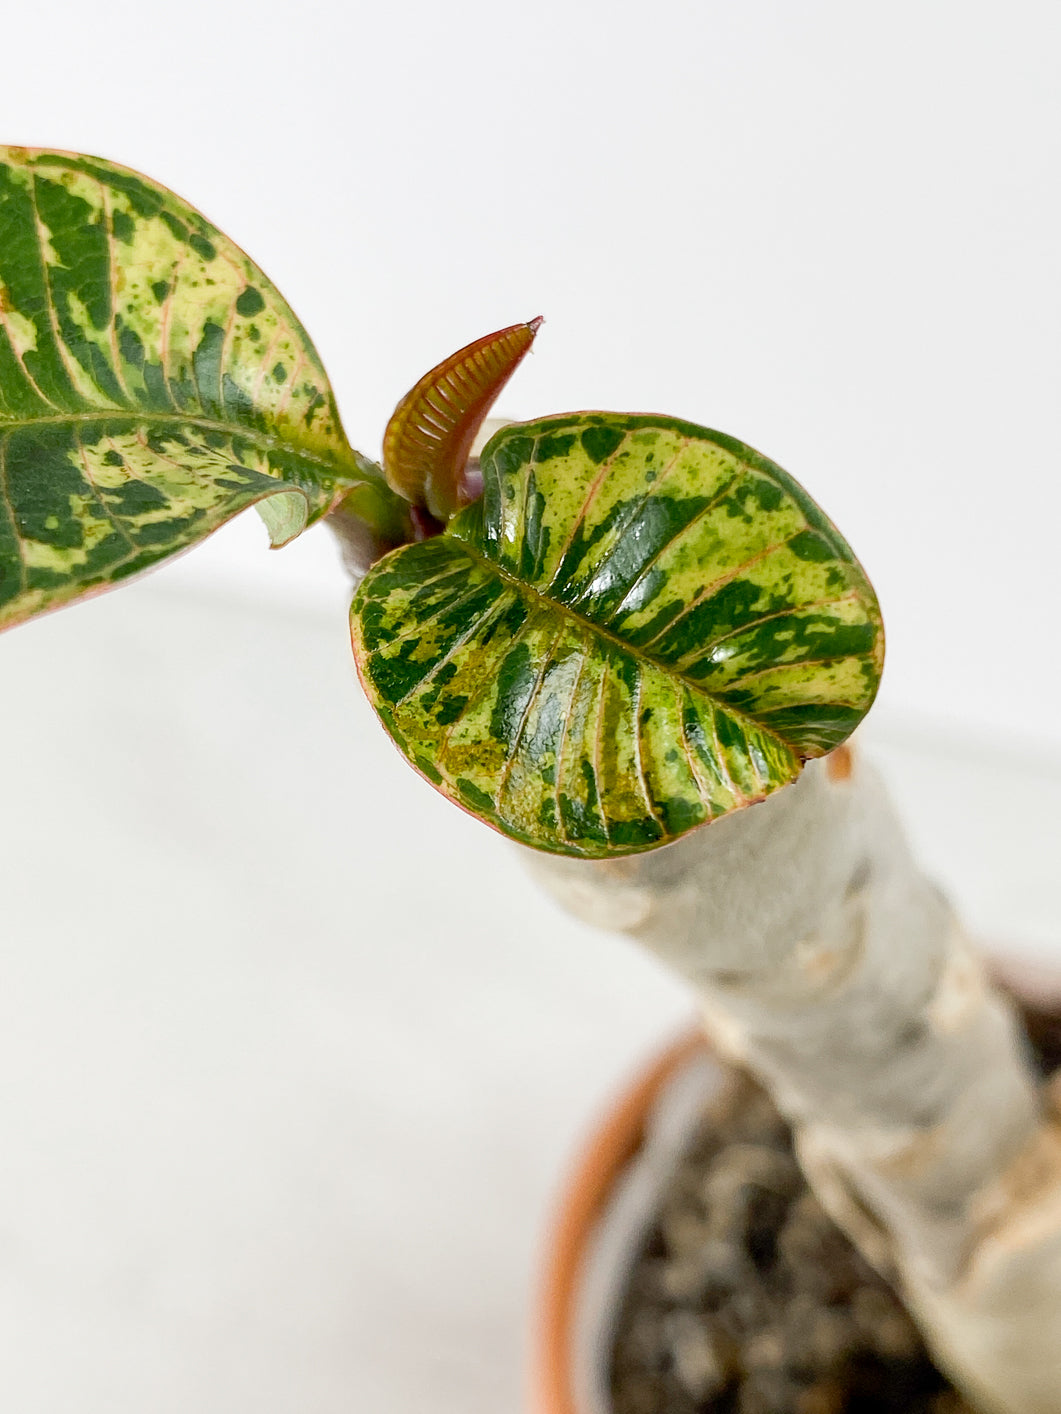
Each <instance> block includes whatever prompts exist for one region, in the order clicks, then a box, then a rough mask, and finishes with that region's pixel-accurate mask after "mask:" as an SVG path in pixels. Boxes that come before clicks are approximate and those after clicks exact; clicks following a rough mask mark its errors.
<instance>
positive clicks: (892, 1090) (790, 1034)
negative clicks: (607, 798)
mask: <svg viewBox="0 0 1061 1414" xmlns="http://www.w3.org/2000/svg"><path fill="white" fill-rule="evenodd" d="M529 862H530V867H531V869H532V872H533V873H534V874H535V875H536V876H537V877H538V878H539V879H540V880H541V881H542V882H543V883H544V884H545V885H546V887H547V888H548V889H549V890H550V891H551V892H552V893H553V894H554V895H555V896H556V897H557V898H558V899H559V900H560V902H562V903H563V904H564V905H565V906H566V907H567V908H569V909H570V910H571V911H572V912H574V913H576V914H578V915H579V916H580V917H582V918H584V919H586V920H587V921H588V922H590V923H593V924H596V925H597V926H599V927H605V928H612V929H619V930H621V931H624V932H627V933H630V934H632V935H633V936H634V937H637V938H640V939H641V940H642V941H643V942H645V943H646V944H647V945H648V946H649V947H651V948H652V950H653V951H654V952H656V953H657V954H658V955H659V956H660V957H662V958H663V959H665V960H666V961H667V962H669V963H670V964H671V965H672V966H674V967H675V968H677V970H678V971H679V972H681V973H682V974H684V975H685V976H686V977H687V978H688V979H689V980H690V981H691V982H692V983H693V984H694V986H695V987H696V989H697V992H698V994H699V996H700V998H701V1000H702V1003H703V1008H704V1014H705V1018H706V1022H707V1026H708V1029H709V1031H710V1033H711V1035H712V1036H713V1037H714V1038H715V1040H716V1042H717V1043H718V1045H719V1046H720V1047H721V1048H722V1049H723V1050H724V1051H726V1052H728V1053H729V1054H730V1055H732V1056H733V1057H734V1058H737V1059H739V1060H740V1061H741V1062H742V1063H743V1064H745V1065H747V1066H748V1067H749V1068H750V1069H751V1070H753V1071H754V1072H755V1073H756V1074H757V1075H758V1076H759V1077H760V1078H761V1079H762V1080H763V1081H764V1082H765V1083H766V1085H767V1086H768V1087H769V1089H770V1090H771V1092H772V1094H773V1095H774V1098H775V1099H776V1101H777V1103H778V1104H779V1106H780V1107H781V1109H782V1110H783V1111H784V1113H785V1114H786V1115H787V1117H788V1118H789V1119H790V1121H791V1122H792V1124H793V1127H794V1130H795V1133H796V1138H797V1144H798V1146H799V1150H800V1155H801V1158H802V1160H803V1164H804V1167H805V1169H806V1171H807V1174H808V1177H809V1179H810V1181H811V1182H812V1184H813V1185H814V1186H815V1188H816V1190H817V1191H818V1193H819V1196H820V1197H821V1198H822V1199H823V1201H824V1202H825V1203H826V1204H827V1206H828V1207H829V1209H830V1211H831V1212H832V1213H833V1215H834V1217H836V1218H837V1220H838V1221H839V1222H840V1223H841V1225H842V1226H844V1227H845V1229H846V1230H847V1231H848V1232H849V1233H850V1235H851V1236H852V1238H853V1239H854V1240H855V1241H856V1242H857V1243H858V1244H859V1246H860V1247H861V1248H862V1250H863V1251H864V1252H865V1253H866V1255H867V1256H868V1257H869V1258H870V1260H871V1261H873V1262H874V1263H875V1264H876V1265H878V1266H879V1267H881V1268H882V1269H884V1270H886V1271H888V1272H890V1273H891V1274H892V1275H893V1276H894V1277H895V1279H896V1281H897V1282H898V1284H899V1285H900V1286H901V1287H902V1288H903V1289H904V1290H905V1292H906V1294H907V1298H908V1300H909V1301H910V1303H911V1306H912V1307H913V1308H914V1311H915V1314H917V1315H918V1317H919V1319H920V1320H921V1323H922V1325H923V1327H924V1329H925V1331H926V1334H927V1336H928V1338H929V1340H930V1342H931V1343H932V1344H933V1345H934V1347H935V1348H936V1351H937V1353H938V1354H939V1355H940V1357H941V1359H942V1360H943V1361H944V1363H945V1364H946V1365H947V1367H948V1368H949V1370H950V1371H951V1373H952V1374H953V1375H954V1377H955V1378H956V1380H957V1382H958V1383H959V1384H962V1385H963V1386H964V1387H965V1388H966V1389H967V1390H969V1391H970V1392H971V1393H972V1394H973V1395H974V1396H975V1397H976V1398H977V1399H978V1401H979V1402H980V1403H981V1404H982V1406H983V1408H985V1409H987V1410H993V1411H995V1410H997V1411H1007V1414H1017V1411H1018V1410H1019V1411H1020V1414H1058V1411H1061V1368H1059V1365H1058V1363H1057V1362H1058V1361H1059V1359H1061V1353H1059V1352H1061V1239H1059V1236H1058V1234H1059V1233H1061V1163H1058V1162H1057V1161H1056V1160H1057V1159H1058V1157H1059V1156H1061V1148H1059V1147H1058V1141H1057V1140H1056V1137H1055V1136H1054V1132H1053V1129H1052V1120H1050V1119H1049V1118H1045V1119H1044V1117H1043V1114H1042V1104H1041V1097H1040V1093H1039V1088H1038V1086H1037V1084H1036V1082H1035V1080H1034V1078H1033V1075H1032V1072H1031V1068H1030V1064H1029V1060H1028V1057H1027V1055H1026V1053H1025V1048H1024V1045H1023V1042H1022V1040H1021V1036H1020V1032H1019V1028H1018V1027H1017V1025H1016V1023H1015V1020H1014V1017H1013V1015H1012V1011H1011V1008H1010V1005H1009V1003H1008V1002H1007V1001H1006V999H1004V998H1003V997H1002V996H1000V995H999V994H997V993H996V992H995V991H994V990H993V989H992V987H991V986H990V985H989V983H988V981H987V979H986V977H985V974H984V969H983V967H982V965H981V963H980V960H979V959H978V957H977V956H976V954H975V953H974V952H973V951H972V949H971V948H970V947H969V945H968V943H967V941H966V939H965V937H964V935H963V933H962V932H961V929H960V928H959V926H958V925H957V923H956V921H955V919H954V916H953V914H952V913H951V911H950V909H949V908H948V906H947V904H946V902H945V900H944V899H943V898H942V897H941V896H940V894H939V893H938V891H937V890H936V889H935V887H934V886H933V885H932V884H930V883H929V882H928V881H927V880H926V879H925V878H924V877H923V876H922V875H921V874H920V873H919V871H918V870H917V868H916V867H915V865H914V863H913V861H912V859H911V857H910V853H909V851H908V849H907V846H906V843H905V840H904V839H903V836H902V832H901V830H900V828H899V826H898V824H897V821H896V819H895V816H894V813H893V811H892V809H891V806H890V803H889V802H888V799H887V797H886V794H885V792H884V790H883V789H882V787H881V785H880V783H879V781H878V780H877V778H876V777H875V775H874V774H873V772H872V771H870V770H869V769H868V768H867V767H866V766H865V764H864V763H862V762H861V761H856V762H852V759H851V757H850V754H849V753H847V752H846V751H843V750H842V751H841V752H839V753H834V756H833V757H832V758H830V759H829V760H828V761H827V762H819V763H814V764H812V765H810V766H808V767H807V768H806V770H805V771H804V773H803V776H802V777H801V778H800V780H799V781H798V782H797V783H796V785H794V786H791V787H789V788H787V789H785V790H783V791H781V792H779V793H778V794H777V795H775V796H772V797H770V798H769V799H768V800H766V801H764V802H763V803H762V804H761V805H756V806H753V807H751V808H749V809H747V810H744V811H741V812H740V813H739V814H737V815H734V816H731V817H728V818H726V819H724V820H720V821H718V822H716V823H715V824H713V825H711V826H709V827H708V828H706V829H704V830H700V831H698V832H696V833H694V834H693V835H691V836H688V837H686V838H685V839H684V840H681V841H679V842H678V843H676V844H674V845H671V846H668V847H667V848H665V849H661V850H657V851H653V852H650V853H648V854H644V855H639V856H636V857H634V858H630V859H624V860H620V861H616V862H599V861H580V860H571V859H561V858H555V857H553V856H546V855H534V856H533V857H532V858H531V859H530V861H529ZM1028 1204H1031V1205H1032V1208H1033V1209H1034V1212H1035V1213H1036V1214H1037V1215H1038V1227H1037V1230H1036V1236H1035V1239H1034V1241H1032V1242H1029V1240H1028V1239H1027V1236H1026V1234H1023V1229H1022V1228H1021V1227H1020V1221H1019V1220H1018V1210H1019V1212H1020V1213H1026V1212H1027V1211H1029V1210H1028ZM1014 1224H1016V1226H1014ZM1051 1224H1052V1225H1051ZM1025 1225H1026V1224H1025ZM1022 1234H1023V1236H1022ZM1036 1243H1038V1244H1039V1245H1038V1246H1036ZM985 1244H987V1246H986V1247H985ZM1015 1244H1017V1246H1019V1251H1018V1250H1017V1248H1016V1247H1015ZM985 1252H986V1253H987V1254H988V1255H987V1256H986V1257H985ZM1040 1258H1041V1260H1040ZM985 1261H986V1264H987V1265H986V1266H985ZM1028 1303H1031V1305H1032V1306H1033V1307H1034V1308H1035V1309H1036V1311H1037V1312H1038V1313H1039V1314H1038V1316H1037V1320H1039V1321H1041V1322H1043V1321H1044V1322H1045V1323H1046V1325H1047V1326H1048V1327H1049V1331H1048V1332H1047V1333H1046V1334H1045V1339H1044V1333H1043V1330H1042V1327H1040V1330H1037V1331H1035V1332H1034V1333H1032V1332H1031V1331H1030V1330H1029V1328H1028V1326H1027V1320H1026V1313H1027V1310H1028ZM1044 1313H1045V1314H1044Z"/></svg>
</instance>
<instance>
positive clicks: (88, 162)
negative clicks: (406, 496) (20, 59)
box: [0, 148, 397, 627]
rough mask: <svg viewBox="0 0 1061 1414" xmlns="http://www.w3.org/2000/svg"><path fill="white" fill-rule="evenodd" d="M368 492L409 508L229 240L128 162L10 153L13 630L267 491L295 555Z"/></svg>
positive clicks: (295, 331)
mask: <svg viewBox="0 0 1061 1414" xmlns="http://www.w3.org/2000/svg"><path fill="white" fill-rule="evenodd" d="M373 480H374V481H375V482H376V483H378V487H380V488H382V494H383V495H385V496H386V497H389V498H391V499H393V500H395V501H396V500H397V498H396V497H394V495H393V493H392V492H390V491H389V489H388V488H387V487H386V486H385V485H384V484H383V482H382V480H381V479H380V476H379V473H378V468H377V469H375V470H373V468H372V467H371V466H370V464H369V463H367V462H364V461H363V460H362V459H361V458H359V457H358V456H357V454H356V453H354V452H353V451H352V450H351V449H350V448H349V446H348V445H347V442H346V439H345V437H344V436H343V432H342V428H341V427H340V424H339V418H338V414H337V412H336V407H335V400H334V398H333V396H332V392H331V389H330V387H329V385H328V381H327V378H326V377H325V374H324V370H323V368H322V367H321V364H320V360H319V358H318V357H317V354H316V352H315V350H314V349H313V346H312V344H311V343H310V342H309V339H308V338H307V336H306V334H305V332H304V330H303V329H302V327H301V325H300V324H299V323H298V321H297V320H296V318H295V317H294V315H293V314H292V312H291V310H290V309H289V308H288V306H287V305H286V304H285V302H284V301H283V299H281V297H280V296H279V294H278V293H277V291H276V290H275V289H274V287H273V286H272V285H271V284H270V283H269V281H268V280H266V279H265V277H264V276H263V275H262V273H261V272H260V271H259V270H258V269H257V267H256V266H254V265H253V264H252V263H251V261H250V260H248V259H247V257H246V256H245V255H244V254H243V253H242V251H240V250H239V249H237V247H236V246H234V245H233V244H232V242H231V241H229V240H228V239H227V238H226V237H225V236H223V235H222V234H221V233H220V232H218V231H217V230H215V229H214V227H213V226H211V225H210V224H209V223H208V222H207V221H205V220H204V219H203V217H202V216H200V215H199V214H198V212H196V211H194V210H193V209H192V208H191V207H190V206H188V205H187V204H186V203H185V202H183V201H181V200H180V199H179V198H177V197H175V196H174V195H172V193H170V192H168V191H166V190H165V189H164V188H162V187H160V186H158V185H156V184H155V183H153V182H151V181H148V180H147V179H146V178H144V177H141V176H138V175H137V174H136V173H134V172H130V171H128V170H127V169H125V168H122V167H115V166H113V165H111V164H109V163H106V162H103V161H100V160H97V159H93V158H87V157H79V156H75V155H73V154H69V153H56V152H44V151H36V150H26V149H22V148H0V627H6V626H8V625H10V624H12V623H17V622H19V621H21V620H23V619H25V618H28V617H30V616H31V615H33V614H36V613H40V612H42V611H44V610H46V609H50V608H53V607H55V606H57V605H59V604H62V603H65V602H68V601H69V600H71V599H74V598H78V597H80V596H82V595H84V594H87V593H92V592H98V591H99V590H100V589H103V588H106V587H108V586H109V585H110V584H112V583H115V582H116V581H118V580H121V579H124V578H126V577H127V576H129V575H131V574H134V573H135V572H136V571H138V570H142V569H145V568H147V567H148V566H150V565H153V564H155V563H157V562H158V561H159V560H161V559H164V558H165V557H166V556H167V555H170V554H172V553H173V552H175V551H177V550H181V549H183V548H185V547H186V546H187V545H190V544H192V543H193V542H194V541H196V540H198V539H200V538H201V537H203V536H204V535H207V534H209V533H210V531H212V530H214V529H216V528H217V526H218V525H220V524H221V523H222V522H223V521H225V520H227V519H228V518H229V517H230V516H232V515H234V514H235V513H236V512H237V511H239V510H242V509H243V508H244V507H246V506H248V505H251V504H252V503H256V502H261V501H262V500H263V498H265V497H270V496H276V497H277V498H278V499H277V501H276V502H275V503H273V504H272V505H271V506H270V507H269V511H268V513H267V523H268V524H269V526H270V530H271V532H272V534H273V538H274V541H276V542H282V541H283V540H285V539H289V538H290V537H291V536H292V535H294V534H297V533H298V531H299V530H300V529H301V528H302V527H303V526H304V525H305V524H306V523H307V521H308V520H314V519H316V518H317V517H319V516H320V515H322V514H323V513H324V512H325V511H326V510H327V509H328V508H329V507H330V506H331V505H332V504H333V502H334V501H335V500H336V498H337V496H338V495H340V494H341V493H342V492H343V491H345V490H348V489H349V488H351V487H355V486H357V485H358V484H359V483H362V482H365V481H373Z"/></svg>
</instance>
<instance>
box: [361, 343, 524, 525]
mask: <svg viewBox="0 0 1061 1414" xmlns="http://www.w3.org/2000/svg"><path fill="white" fill-rule="evenodd" d="M541 325H542V319H541V316H540V315H539V317H538V318H537V319H532V320H530V322H529V323H527V324H512V325H510V326H509V328H507V329H499V330H498V331H497V333H496V334H487V335H486V336H485V337H484V338H482V339H476V341H475V342H474V343H473V344H468V345H467V346H466V347H465V348H463V349H458V350H457V352H456V353H455V354H451V355H450V357H449V358H447V359H445V360H444V361H443V362H442V363H440V364H439V365H438V366H437V367H436V368H433V369H432V370H431V372H430V373H426V374H425V375H424V377H423V378H421V379H420V382H419V383H417V385H416V387H415V388H413V389H412V390H411V392H408V393H406V395H405V397H404V398H403V399H402V400H401V402H400V403H399V404H398V406H397V407H396V408H395V410H394V414H393V416H392V417H391V420H390V422H389V423H388V424H387V431H386V434H385V436H384V439H383V469H384V471H385V473H386V476H387V480H388V481H389V482H390V484H391V486H392V487H393V488H394V489H395V491H398V492H399V493H400V494H401V495H402V496H404V497H405V498H406V500H408V501H411V502H412V503H413V505H415V506H424V507H426V508H427V510H428V511H430V513H431V515H432V516H434V517H435V519H436V520H438V521H440V522H442V524H445V523H446V521H447V520H448V519H449V518H450V516H452V515H453V514H454V512H455V511H458V510H459V509H460V508H461V507H462V506H464V505H467V503H468V502H469V501H470V500H473V499H474V497H473V496H471V495H469V494H467V493H466V492H465V489H464V487H463V485H462V473H463V471H464V464H465V462H467V460H468V454H469V452H470V451H471V446H472V443H473V442H474V441H475V434H476V432H477V431H478V430H479V428H480V426H481V425H482V422H483V419H484V418H485V417H486V414H487V413H488V412H489V411H490V409H491V407H492V406H493V404H494V401H495V399H496V398H497V395H498V394H499V393H500V392H501V389H502V388H503V387H504V386H505V384H506V383H507V382H508V380H509V379H510V378H511V377H512V375H513V373H514V372H515V371H516V369H517V368H518V367H519V364H520V363H521V361H522V360H523V358H524V356H525V354H526V353H527V350H528V349H529V348H530V346H531V344H532V343H533V342H534V336H535V334H537V332H538V330H539V329H540V328H541Z"/></svg>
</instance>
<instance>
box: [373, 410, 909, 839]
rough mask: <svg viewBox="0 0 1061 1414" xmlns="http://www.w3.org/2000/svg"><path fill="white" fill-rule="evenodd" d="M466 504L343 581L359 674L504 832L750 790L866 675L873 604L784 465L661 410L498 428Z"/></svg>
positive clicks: (625, 835)
mask: <svg viewBox="0 0 1061 1414" xmlns="http://www.w3.org/2000/svg"><path fill="white" fill-rule="evenodd" d="M482 465H483V475H484V483H485V490H484V495H483V499H482V500H481V501H480V502H478V503H477V504H476V505H474V506H470V507H469V508H468V509H467V510H465V511H463V512H462V513H461V514H460V515H459V516H458V517H456V519H455V520H454V521H453V522H451V524H450V527H449V529H448V531H447V532H446V533H445V534H443V535H440V536H437V537H435V538H434V539H432V540H429V541H426V542H425V543H423V544H420V545H412V546H406V547H403V548H401V549H399V550H396V551H394V552H393V553H392V554H390V555H388V556H387V557H386V558H385V559H383V560H381V561H380V562H379V563H378V564H377V565H376V566H375V568H374V569H373V570H372V571H370V573H369V574H368V576H367V577H366V579H365V580H364V581H363V583H362V585H361V587H360V589H359V590H358V593H357V595H356V597H355V599H354V604H353V609H352V632H353V642H354V651H355V655H356V658H357V661H358V666H359V670H360V672H361V675H362V678H363V681H364V683H365V687H366V690H367V692H368V694H369V697H370V699H371V701H372V702H373V704H374V706H375V708H376V710H377V712H378V713H379V715H380V717H381V718H382V720H383V723H384V725H385V726H386V728H387V730H388V731H389V732H390V734H391V736H392V737H393V738H394V740H395V741H396V742H397V744H398V745H399V747H400V748H401V749H402V751H403V752H404V753H405V754H406V756H407V757H408V758H409V759H410V760H411V761H412V762H413V763H414V764H415V765H416V766H417V767H418V768H419V770H420V771H421V772H422V773H423V774H424V775H425V776H426V777H428V779H429V780H431V781H432V782H434V784H435V785H437V786H438V787H439V789H440V790H442V791H443V792H444V793H445V794H446V795H448V796H450V797H451V798H452V799H454V800H456V801H457V802H459V803H460V804H462V805H464V806H465V807H467V808H468V809H469V810H471V811H472V812H473V813H475V814H476V815H479V816H480V817H481V818H482V819H484V820H486V821H487V822H488V823H490V824H492V825H494V826H495V827H496V828H498V829H500V830H502V831H503V832H504V833H505V834H508V835H510V836H512V837H513V838H515V839H518V840H522V841H525V842H527V843H530V844H533V845H536V846H538V847H539V848H543V849H547V850H552V851H555V852H559V853H568V854H578V855H585V856H607V855H613V854H623V853H630V852H634V851H637V850H642V849H648V848H652V847H653V846H655V845H659V844H662V843H665V842H666V841H668V840H671V839H674V838H676V837H677V836H679V835H682V834H683V833H685V832H686V831H687V830H689V829H692V828H693V827H694V826H697V825H700V824H703V823H705V822H706V821H709V820H712V819H715V818H717V817H718V816H721V815H724V814H726V813H727V812H728V811H731V810H733V809H735V808H738V807H740V806H742V805H745V804H747V803H749V802H751V801H756V800H760V799H762V798H763V797H764V796H766V795H767V794H769V793H770V792H771V791H773V790H775V789H777V788H778V787H779V786H782V785H784V784H786V783H787V782H789V781H791V780H793V779H794V777H795V776H796V775H797V774H798V773H799V770H800V768H801V765H802V762H803V760H804V759H805V758H807V757H810V756H817V755H820V754H821V753H823V752H825V751H828V750H829V749H830V748H832V747H834V746H836V745H837V744H839V743H840V742H841V741H843V740H844V738H845V737H846V736H847V735H848V734H849V733H850V732H851V731H852V730H853V728H854V727H855V725H856V724H857V722H858V721H859V720H860V718H861V717H862V716H863V714H864V713H865V712H866V710H867V709H868V707H869V705H870V703H871V702H872V700H873V697H874V694H875V692H876V689H877V683H878V680H879V676H880V669H881V665H882V659H883V651H884V640H883V631H882V628H881V621H880V614H879V610H878V607H877V602H876V599H875V597H874V594H873V591H872V588H871V587H870V585H869V583H868V581H867V580H866V577H865V575H864V573H863V571H862V570H861V568H860V566H859V565H858V563H857V561H856V560H855V559H854V556H853V555H852V553H851V551H850V549H849V548H848V546H847V545H846V544H845V542H844V541H843V539H842V538H841V537H840V535H839V534H838V533H837V531H836V530H835V529H834V527H833V526H832V525H831V524H830V522H829V521H828V520H827V519H826V517H825V516H824V515H823V514H822V512H821V511H820V510H819V509H818V507H817V506H816V505H815V504H814V502H813V501H811V499H810V498H809V497H808V496H807V495H806V493H805V492H804V491H803V490H802V489H801V488H800V487H799V486H798V485H797V484H796V483H795V482H794V481H793V480H792V478H791V477H789V476H788V475H787V474H786V473H785V472H784V471H782V470H781V469H780V467H777V466H775V465H774V464H773V463H772V462H770V461H767V460H766V458H765V457H761V456H759V455H758V453H756V452H753V451H752V450H751V449H750V448H748V447H746V446H744V445H743V444H742V443H740V442H737V441H734V440H733V439H731V438H729V437H725V436H722V435H721V434H719V433H716V432H710V431H707V430H706V429H705V428H701V427H696V426H693V425H691V424H689V423H684V422H678V421H676V420H674V419H669V418H663V417H634V416H621V415H619V414H604V413H596V414H594V413H582V414H575V415H571V416H564V417H558V418H547V419H544V420H542V421H540V422H535V423H526V424H522V425H519V426H513V427H507V428H505V429H504V430H502V431H501V432H500V433H498V434H497V435H496V436H495V437H494V438H493V439H492V440H491V442H490V443H489V445H488V446H487V448H486V449H485V451H484V453H483V458H482Z"/></svg>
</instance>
